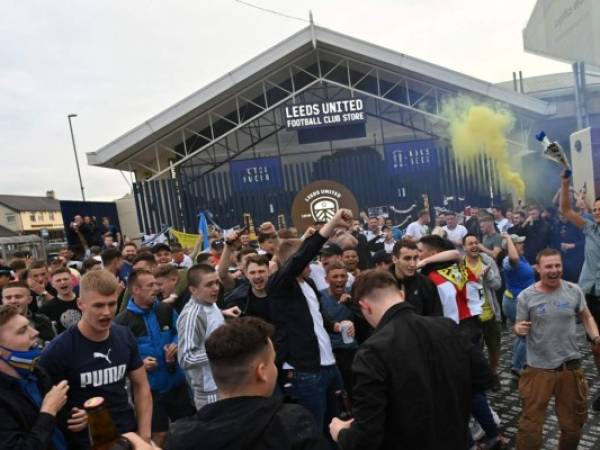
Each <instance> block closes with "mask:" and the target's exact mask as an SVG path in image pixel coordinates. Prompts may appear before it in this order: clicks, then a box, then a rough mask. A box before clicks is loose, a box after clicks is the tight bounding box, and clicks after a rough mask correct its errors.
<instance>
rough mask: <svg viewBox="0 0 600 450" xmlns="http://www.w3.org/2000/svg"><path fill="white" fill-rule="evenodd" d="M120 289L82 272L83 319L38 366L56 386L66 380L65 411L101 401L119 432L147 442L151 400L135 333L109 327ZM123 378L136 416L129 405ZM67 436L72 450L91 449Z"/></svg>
mask: <svg viewBox="0 0 600 450" xmlns="http://www.w3.org/2000/svg"><path fill="white" fill-rule="evenodd" d="M118 288H119V283H118V281H117V279H116V278H115V276H114V275H113V274H111V273H110V272H108V271H106V270H95V271H91V272H88V273H86V274H85V275H84V276H83V277H82V278H81V283H80V297H79V299H78V300H77V304H78V306H79V309H80V310H81V315H82V317H81V320H79V322H78V323H77V325H76V326H73V327H71V328H69V329H67V330H66V331H65V332H64V333H62V334H61V335H60V336H58V337H57V338H56V339H54V340H53V341H52V342H51V343H50V345H49V346H48V347H47V348H46V350H45V351H44V353H43V354H42V357H41V360H40V365H41V366H42V367H43V368H44V369H46V371H47V372H48V374H49V375H50V377H51V378H52V380H54V382H55V383H56V382H57V381H60V380H67V381H68V383H69V386H70V389H69V393H68V399H67V406H68V407H69V408H75V407H76V408H81V407H82V405H83V403H84V402H85V401H86V400H87V399H89V398H91V397H104V399H105V401H106V405H107V407H108V410H109V411H110V413H111V416H112V418H113V420H114V422H115V425H116V426H117V428H118V430H119V432H121V433H126V432H132V431H137V432H138V434H140V436H141V437H142V438H144V439H145V440H147V441H148V442H149V441H150V421H151V418H152V396H151V394H150V387H149V385H148V379H147V377H146V372H145V370H144V367H143V363H142V359H141V358H140V354H139V351H138V346H137V343H136V341H135V338H134V337H133V334H132V333H131V331H130V330H129V329H128V328H127V327H124V326H121V325H117V324H114V323H113V319H114V317H115V313H116V310H117V297H118ZM126 377H128V378H129V380H130V382H131V387H132V392H133V398H134V399H135V411H134V408H132V407H131V406H130V404H129V401H128V395H127V390H126V389H125V382H126ZM69 437H70V438H71V439H70V440H73V441H74V442H76V444H75V445H74V446H73V448H87V447H89V442H88V436H87V432H79V433H74V434H73V436H69Z"/></svg>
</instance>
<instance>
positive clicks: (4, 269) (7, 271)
mask: <svg viewBox="0 0 600 450" xmlns="http://www.w3.org/2000/svg"><path fill="white" fill-rule="evenodd" d="M0 277H12V269H11V268H10V267H8V266H0Z"/></svg>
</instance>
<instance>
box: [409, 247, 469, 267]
mask: <svg viewBox="0 0 600 450" xmlns="http://www.w3.org/2000/svg"><path fill="white" fill-rule="evenodd" d="M448 261H460V252H459V251H458V250H446V251H443V252H439V253H436V254H435V255H432V256H429V257H428V258H423V259H422V260H420V261H419V262H418V263H417V267H418V268H421V267H425V266H426V265H427V264H432V263H441V262H448Z"/></svg>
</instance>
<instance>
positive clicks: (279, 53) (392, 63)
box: [87, 26, 555, 168]
mask: <svg viewBox="0 0 600 450" xmlns="http://www.w3.org/2000/svg"><path fill="white" fill-rule="evenodd" d="M313 39H314V40H315V41H316V43H317V46H318V45H319V44H323V45H326V46H328V47H329V48H333V49H335V48H337V49H340V50H341V51H343V52H349V53H353V54H357V55H361V58H362V59H363V60H365V61H367V60H370V61H373V62H374V63H375V64H378V63H379V64H384V65H387V66H388V67H394V68H397V69H399V70H404V71H409V72H412V73H417V74H422V75H423V76H424V77H427V78H428V79H429V80H431V81H432V82H436V81H439V82H440V83H443V84H444V85H453V86H455V87H457V88H459V89H462V90H465V91H469V92H472V93H474V94H478V95H482V96H486V97H489V98H491V99H493V100H497V101H501V102H504V103H507V104H508V105H510V106H513V107H515V108H517V109H520V110H523V111H526V112H528V113H531V114H536V115H542V116H545V115H551V114H554V113H555V107H554V105H552V104H550V103H547V102H545V101H543V100H540V99H537V98H535V97H532V96H527V95H524V94H520V93H517V92H514V91H513V90H512V89H511V88H508V89H505V88H504V87H499V86H498V85H495V84H493V83H489V82H487V81H483V80H480V79H477V78H474V77H471V76H469V75H465V74H463V73H460V72H455V71H453V70H450V69H447V68H445V67H441V66H438V65H435V64H432V63H429V62H426V61H423V60H420V59H417V58H414V57H412V56H408V55H405V54H403V53H399V52H397V51H394V50H390V49H387V48H384V47H381V46H378V45H375V44H372V43H369V42H366V41H362V40H360V39H356V38H354V37H351V36H348V35H345V34H342V33H338V32H335V31H332V30H329V29H327V28H322V27H317V26H315V27H314V29H311V27H310V26H309V27H306V28H304V29H302V30H300V31H299V32H297V33H295V34H294V35H292V36H290V37H289V38H287V39H285V40H283V41H282V42H280V43H278V44H276V45H275V46H273V47H271V48H270V49H268V50H267V51H265V52H263V53H261V54H259V55H258V56H256V57H254V58H253V59H251V60H250V61H248V62H246V63H245V64H243V65H242V66H240V67H238V68H236V69H234V70H232V71H231V72H228V73H227V74H226V75H224V76H222V77H221V78H219V79H217V80H215V81H214V82H212V83H210V84H208V85H207V86H206V87H204V88H202V89H200V90H198V91H196V92H195V93H193V94H192V95H190V96H188V97H186V98H184V99H182V100H181V101H179V102H177V103H176V104H174V105H173V106H171V107H169V108H167V109H166V110H164V111H163V112H161V113H159V114H157V115H155V116H154V117H151V118H150V119H148V120H146V121H144V122H143V123H142V124H140V125H138V126H137V127H135V128H133V129H132V130H130V131H128V132H127V133H125V134H124V135H122V136H120V137H119V138H117V139H115V140H114V141H112V142H110V143H108V144H107V145H105V146H103V147H101V148H100V149H98V150H96V151H94V152H89V153H87V160H88V164H90V165H95V166H103V167H111V168H116V166H117V164H118V161H119V160H120V159H122V157H123V156H124V155H128V156H131V155H132V154H135V153H137V152H138V151H141V150H143V148H144V147H145V146H147V145H149V144H150V143H152V142H153V141H154V140H156V139H159V138H160V137H161V136H164V135H165V134H166V133H168V132H169V131H171V129H174V128H176V126H177V124H178V123H181V122H182V121H184V120H185V118H186V116H189V117H191V116H192V115H195V114H198V111H200V110H202V109H203V107H205V105H206V104H208V103H209V102H210V101H212V100H213V99H214V98H216V97H218V96H225V95H227V94H228V93H229V92H233V91H234V90H235V88H236V86H239V84H241V83H243V82H244V81H246V80H248V79H250V78H252V77H255V76H256V75H257V74H258V73H261V72H266V71H268V70H272V69H273V67H274V66H276V65H277V64H278V63H279V62H280V61H281V60H282V59H284V58H286V57H287V56H289V55H290V54H292V53H294V52H296V51H298V50H299V49H301V48H304V47H306V46H307V45H310V46H312V42H313Z"/></svg>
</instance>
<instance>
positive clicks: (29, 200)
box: [0, 195, 60, 212]
mask: <svg viewBox="0 0 600 450" xmlns="http://www.w3.org/2000/svg"><path fill="white" fill-rule="evenodd" d="M0 205H4V206H6V207H7V208H10V209H12V210H13V211H19V212H20V211H60V202H59V201H58V200H56V199H54V198H49V197H32V196H28V195H0Z"/></svg>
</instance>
